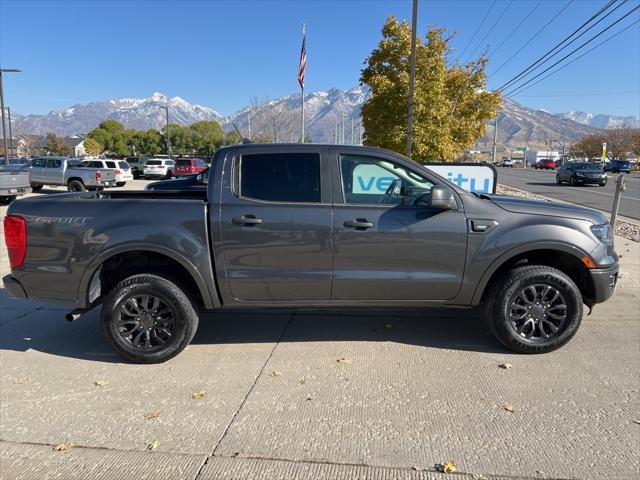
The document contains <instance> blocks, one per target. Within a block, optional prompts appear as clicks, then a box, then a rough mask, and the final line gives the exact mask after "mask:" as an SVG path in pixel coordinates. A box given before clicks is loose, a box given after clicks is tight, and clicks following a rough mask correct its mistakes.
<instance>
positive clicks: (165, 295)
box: [101, 274, 198, 363]
mask: <svg viewBox="0 0 640 480" xmlns="http://www.w3.org/2000/svg"><path fill="white" fill-rule="evenodd" d="M101 324H102V333H103V335H104V336H105V337H106V339H107V340H108V341H109V343H110V344H111V346H112V347H113V349H114V350H115V351H116V352H117V353H118V354H119V355H120V356H122V357H124V358H125V359H127V360H129V361H131V362H134V363H162V362H165V361H167V360H169V359H170V358H173V357H175V356H176V355H178V354H179V353H180V352H182V350H184V349H185V348H186V346H187V345H188V344H189V342H190V341H191V339H192V338H193V336H194V335H195V333H196V330H197V329H198V314H197V312H196V309H195V307H194V305H193V304H192V302H191V301H190V299H189V298H188V297H187V296H186V295H185V293H184V291H183V290H182V289H181V288H180V287H179V286H178V284H177V283H176V282H174V281H173V280H170V279H168V278H164V277H162V276H159V275H151V274H139V275H133V276H131V277H129V278H126V279H125V280H123V281H121V282H120V283H118V284H117V285H116V286H115V287H114V288H113V289H112V290H111V291H110V292H109V294H108V295H107V298H106V300H105V302H104V304H103V305H102V317H101Z"/></svg>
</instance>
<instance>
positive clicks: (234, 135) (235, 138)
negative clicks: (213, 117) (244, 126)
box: [224, 130, 242, 145]
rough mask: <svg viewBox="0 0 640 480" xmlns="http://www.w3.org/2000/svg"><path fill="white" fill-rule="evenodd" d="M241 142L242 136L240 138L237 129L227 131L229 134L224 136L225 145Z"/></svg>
mask: <svg viewBox="0 0 640 480" xmlns="http://www.w3.org/2000/svg"><path fill="white" fill-rule="evenodd" d="M241 142H242V138H240V135H238V132H236V131H235V130H231V131H229V132H227V134H226V135H225V136H224V144H225V145H237V144H239V143H241Z"/></svg>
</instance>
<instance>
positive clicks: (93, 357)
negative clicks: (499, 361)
mask: <svg viewBox="0 0 640 480" xmlns="http://www.w3.org/2000/svg"><path fill="white" fill-rule="evenodd" d="M64 313H65V312H64V311H63V310H48V309H47V310H45V309H36V310H32V311H30V312H28V313H24V311H20V310H11V309H5V310H4V311H3V312H2V317H3V320H2V322H1V325H0V353H1V352H2V351H8V350H12V351H18V352H27V351H37V352H43V353H47V354H51V355H56V356H63V357H69V358H77V359H81V360H90V361H99V362H108V363H122V362H124V360H122V359H121V358H120V357H119V356H117V355H116V354H115V353H114V352H113V351H112V350H111V347H110V346H109V344H108V343H107V341H106V340H105V339H104V338H103V337H102V334H101V332H100V316H99V312H98V311H97V310H96V311H92V312H89V313H87V314H86V315H84V316H83V317H81V318H80V319H79V320H77V321H76V322H73V323H69V322H67V321H66V320H65V319H64ZM276 342H393V343H402V344H407V345H415V346H421V347H426V348H438V349H449V350H464V351H477V352H488V353H505V352H507V350H506V349H505V348H504V347H502V346H501V345H500V344H499V343H498V342H497V341H496V340H495V339H494V338H493V337H492V336H491V334H490V333H489V332H488V330H487V329H486V327H485V323H484V320H483V319H482V315H481V312H480V311H478V310H458V309H456V310H445V309H420V310H403V311H399V310H395V311H390V310H340V311H335V310H332V311H322V310H313V311H312V310H309V311H307V310H304V311H252V312H247V311H243V312H229V311H220V312H215V313H209V312H207V313H203V314H202V315H201V317H200V326H199V328H198V332H197V333H196V336H195V337H194V339H193V340H192V342H191V344H192V345H209V346H211V347H212V348H211V349H209V350H208V353H210V354H212V355H215V352H216V348H215V346H216V345H228V344H239V345H241V344H245V343H247V344H248V343H276Z"/></svg>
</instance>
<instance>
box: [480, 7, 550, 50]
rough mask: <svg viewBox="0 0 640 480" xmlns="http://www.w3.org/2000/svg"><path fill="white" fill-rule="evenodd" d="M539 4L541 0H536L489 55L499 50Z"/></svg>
mask: <svg viewBox="0 0 640 480" xmlns="http://www.w3.org/2000/svg"><path fill="white" fill-rule="evenodd" d="M541 4H542V0H538V3H536V4H535V5H534V6H533V8H532V9H531V10H530V11H529V13H527V14H526V15H525V17H524V18H523V19H522V20H520V23H518V25H516V27H515V28H514V29H513V30H511V33H509V35H507V36H506V37H505V39H504V40H502V42H501V43H500V45H498V46H497V47H496V48H495V49H493V51H492V52H491V53H490V54H489V55H493V54H494V53H496V52H497V51H498V50H500V47H502V46H503V45H504V44H505V43H506V42H507V40H509V39H510V38H511V37H512V35H513V34H514V33H516V32H517V31H518V29H519V28H520V27H521V26H522V24H523V23H524V22H525V21H526V20H527V19H528V18H529V17H530V16H531V15H532V14H533V12H535V11H536V10H537V9H538V7H539V6H540V5H541Z"/></svg>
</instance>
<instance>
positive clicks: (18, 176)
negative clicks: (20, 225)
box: [0, 165, 31, 202]
mask: <svg viewBox="0 0 640 480" xmlns="http://www.w3.org/2000/svg"><path fill="white" fill-rule="evenodd" d="M27 193H31V179H30V176H29V174H28V173H27V172H19V171H13V170H5V167H4V166H3V165H0V201H8V202H10V201H12V200H13V199H15V198H16V197H17V196H18V195H25V194H27Z"/></svg>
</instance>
